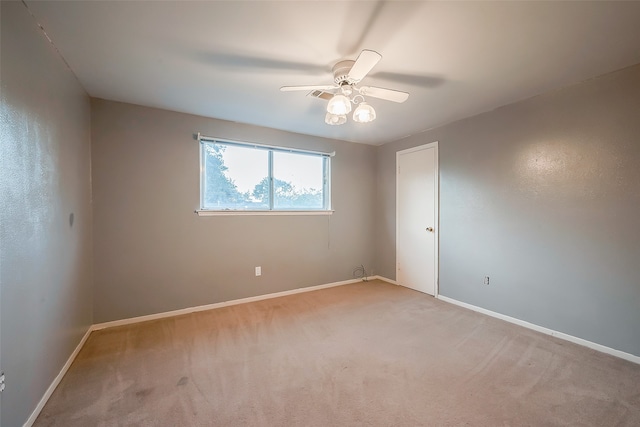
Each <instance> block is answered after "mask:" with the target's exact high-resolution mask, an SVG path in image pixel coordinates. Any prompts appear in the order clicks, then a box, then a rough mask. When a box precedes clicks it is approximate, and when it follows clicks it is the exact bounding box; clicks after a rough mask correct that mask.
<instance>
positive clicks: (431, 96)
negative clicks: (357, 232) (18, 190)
mask: <svg viewBox="0 0 640 427" xmlns="http://www.w3.org/2000/svg"><path fill="white" fill-rule="evenodd" d="M27 4H28V7H29V8H30V9H31V11H32V13H33V14H34V15H35V17H36V19H37V20H38V21H39V23H40V24H41V25H42V26H43V27H44V30H45V31H46V32H47V34H48V35H49V37H50V38H51V40H52V41H53V43H54V44H55V45H56V46H57V48H58V49H59V50H60V52H61V53H62V55H63V56H64V58H65V59H66V61H67V62H68V63H69V65H70V66H71V68H72V69H73V71H74V72H75V74H76V75H77V76H78V78H79V80H80V82H81V83H82V84H83V85H84V87H85V89H86V90H87V92H88V93H89V94H90V95H91V96H93V97H98V98H105V99H110V100H116V101H123V102H130V103H134V104H140V105H146V106H151V107H159V108H164V109H168V110H174V111H181V112H187V113H192V114H198V115H203V116H209V117H215V118H220V119H225V120H231V121H236V122H242V123H249V124H254V125H260V126H266V127H271V128H276V129H283V130H287V131H292V132H298V133H302V134H308V135H317V136H323V137H329V138H337V139H342V140H347V141H354V142H360V143H366V144H374V145H379V144H383V143H385V142H389V141H394V140H397V139H400V138H402V137H404V136H407V135H411V134H415V133H418V132H420V131H423V130H425V129H429V128H432V127H435V126H438V125H441V124H444V123H447V122H451V121H454V120H457V119H460V118H463V117H468V116H471V115H474V114H477V113H480V112H483V111H488V110H491V109H493V108H496V107H498V106H501V105H505V104H508V103H511V102H514V101H517V100H520V99H523V98H527V97H531V96H534V95H537V94H540V93H544V92H547V91H549V90H553V89H556V88H559V87H562V86H565V85H568V84H571V83H576V82H579V81H582V80H585V79H588V78H591V77H595V76H597V75H601V74H604V73H607V72H610V71H613V70H617V69H620V68H624V67H626V66H629V65H633V64H636V63H640V2H595V3H591V2H589V3H587V2H417V1H413V2H400V1H387V2H382V1H379V2H365V1H338V2H312V1H295V2H293V1H257V2H246V1H215V2H186V1H172V2H154V1H148V2H131V1H118V2H116V1H107V2H102V1H75V2H74V1H70V2H58V1H45V2H36V1H30V0H27ZM362 49H372V50H375V51H378V52H379V53H381V54H382V56H383V58H382V60H381V61H380V62H379V63H378V65H377V66H376V67H375V68H374V69H373V71H372V72H371V74H370V75H369V76H368V77H366V78H365V79H364V80H363V84H364V85H371V86H381V87H387V88H391V89H398V90H403V91H407V92H409V93H410V94H411V95H410V97H409V99H408V101H406V102H405V103H404V104H396V103H392V102H388V101H382V100H378V99H373V98H370V99H368V101H369V103H370V104H371V105H373V106H374V108H375V109H376V111H377V112H378V119H377V120H376V121H374V122H372V123H370V124H358V123H354V122H353V121H352V120H351V119H349V122H348V123H347V124H346V125H343V126H337V127H335V126H329V125H326V124H325V123H324V109H325V107H326V101H324V100H320V99H316V98H312V97H307V96H305V95H306V92H288V93H283V92H280V91H279V88H280V86H283V85H307V84H330V83H332V74H331V68H332V66H333V64H334V63H336V62H337V61H339V60H342V59H355V58H356V57H357V55H358V53H359V52H360V51H361V50H362ZM194 131H195V130H194Z"/></svg>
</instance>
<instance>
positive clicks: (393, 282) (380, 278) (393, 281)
mask: <svg viewBox="0 0 640 427" xmlns="http://www.w3.org/2000/svg"><path fill="white" fill-rule="evenodd" d="M376 279H378V280H382V281H383V282H387V283H391V284H392V285H397V284H398V282H396V281H395V280H391V279H387V278H386V277H384V276H373V277H369V278H368V280H376Z"/></svg>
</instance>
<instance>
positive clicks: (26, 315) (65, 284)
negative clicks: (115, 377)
mask: <svg viewBox="0 0 640 427" xmlns="http://www.w3.org/2000/svg"><path fill="white" fill-rule="evenodd" d="M0 7H1V15H2V18H1V19H2V21H1V38H2V42H1V44H2V45H1V51H2V64H1V69H0V72H1V74H0V76H1V80H0V84H1V100H0V126H1V127H0V129H1V139H2V144H1V145H0V146H1V148H0V154H1V161H2V164H1V166H0V183H1V184H0V185H1V189H0V194H2V202H1V204H0V218H1V221H0V296H1V307H2V308H1V317H0V320H1V322H0V323H1V325H2V326H1V327H0V329H1V334H2V349H1V361H2V369H3V370H4V371H5V373H6V376H7V388H6V390H5V391H4V392H3V393H2V402H1V408H2V415H1V417H2V419H1V423H2V426H4V427H14V426H20V425H22V424H23V423H24V422H25V421H26V420H27V418H28V416H29V415H30V414H31V412H32V411H33V410H34V409H35V407H36V405H37V403H38V401H39V400H40V399H41V398H42V396H43V394H44V392H45V390H46V389H47V388H48V387H49V385H51V382H52V381H53V379H54V378H55V376H56V375H57V374H58V373H59V372H60V369H61V368H62V366H63V365H64V363H65V362H66V360H67V359H68V357H69V356H70V355H71V353H72V352H73V350H74V348H75V347H76V345H77V344H78V343H79V342H80V339H81V337H82V336H83V334H84V333H85V332H86V331H87V329H88V327H89V325H90V324H91V323H92V295H91V288H92V286H91V281H92V274H91V247H92V243H91V188H90V185H91V180H90V173H91V171H90V157H91V153H90V150H91V145H90V144H91V141H90V137H91V132H90V124H91V121H90V103H89V98H88V96H87V95H86V93H85V92H84V90H83V89H82V88H81V87H80V85H79V84H78V82H77V80H76V78H75V77H74V75H73V74H72V72H71V71H70V70H69V69H68V68H67V67H66V66H65V64H64V62H63V61H62V59H61V58H60V57H59V56H58V54H57V53H56V51H55V50H54V48H53V47H52V45H51V44H50V43H49V42H48V41H47V40H46V38H45V37H44V35H43V34H42V32H41V31H40V30H39V28H38V27H37V25H36V23H35V21H34V20H33V18H32V17H31V16H30V15H29V13H28V12H27V10H26V8H25V7H24V5H23V4H22V3H20V2H4V1H3V2H1V6H0ZM71 213H73V215H74V222H73V225H72V226H71V225H70V223H69V215H70V214H71Z"/></svg>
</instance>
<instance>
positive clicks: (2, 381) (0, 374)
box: [0, 372, 5, 393]
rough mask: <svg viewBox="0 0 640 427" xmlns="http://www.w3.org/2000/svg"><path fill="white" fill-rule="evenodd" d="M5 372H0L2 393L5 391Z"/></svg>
mask: <svg viewBox="0 0 640 427" xmlns="http://www.w3.org/2000/svg"><path fill="white" fill-rule="evenodd" d="M4 387H5V385H4V372H0V393H2V392H3V391H4Z"/></svg>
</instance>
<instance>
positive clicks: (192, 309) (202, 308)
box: [92, 279, 362, 331]
mask: <svg viewBox="0 0 640 427" xmlns="http://www.w3.org/2000/svg"><path fill="white" fill-rule="evenodd" d="M361 281H362V279H351V280H343V281H341V282H333V283H326V284H324V285H317V286H309V287H307V288H298V289H292V290H290V291H282V292H275V293H271V294H265V295H258V296H255V297H248V298H241V299H235V300H230V301H223V302H217V303H214V304H206V305H199V306H195V307H188V308H182V309H179V310H172V311H165V312H162V313H155V314H148V315H146V316H138V317H131V318H128V319H121V320H113V321H111V322H104V323H97V324H95V325H93V327H92V330H94V331H99V330H100V329H105V328H113V327H114V326H123V325H130V324H132V323H139V322H147V321H149V320H156V319H164V318H165V317H173V316H180V315H182V314H189V313H195V312H198V311H206V310H213V309H216V308H221V307H228V306H230V305H237V304H245V303H248V302H254V301H262V300H265V299H271V298H278V297H284V296H287V295H294V294H299V293H302V292H311V291H317V290H320V289H326V288H333V287H335V286H342V285H349V284H352V283H358V282H361Z"/></svg>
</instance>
